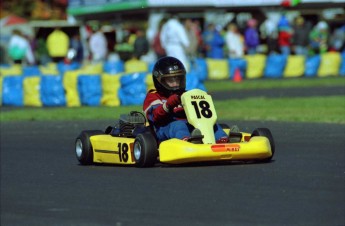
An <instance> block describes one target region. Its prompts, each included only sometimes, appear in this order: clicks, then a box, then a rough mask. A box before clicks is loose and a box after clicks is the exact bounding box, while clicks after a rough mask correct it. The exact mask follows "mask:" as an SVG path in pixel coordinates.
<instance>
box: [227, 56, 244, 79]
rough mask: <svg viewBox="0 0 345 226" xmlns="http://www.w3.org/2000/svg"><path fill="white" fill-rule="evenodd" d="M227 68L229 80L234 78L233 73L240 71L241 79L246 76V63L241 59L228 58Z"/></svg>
mask: <svg viewBox="0 0 345 226" xmlns="http://www.w3.org/2000/svg"><path fill="white" fill-rule="evenodd" d="M229 68H230V79H233V78H234V75H235V71H236V70H237V69H239V70H240V72H241V76H242V78H244V75H245V74H246V70H247V61H246V60H245V59H242V58H230V59H229Z"/></svg>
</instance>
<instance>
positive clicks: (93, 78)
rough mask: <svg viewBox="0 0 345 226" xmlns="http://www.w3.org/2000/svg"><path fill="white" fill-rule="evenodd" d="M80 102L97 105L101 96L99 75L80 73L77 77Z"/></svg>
mask: <svg viewBox="0 0 345 226" xmlns="http://www.w3.org/2000/svg"><path fill="white" fill-rule="evenodd" d="M78 92H79V98H80V103H81V104H82V105H88V106H99V105H100V103H101V98H102V81H101V76H100V75H80V76H79V77H78Z"/></svg>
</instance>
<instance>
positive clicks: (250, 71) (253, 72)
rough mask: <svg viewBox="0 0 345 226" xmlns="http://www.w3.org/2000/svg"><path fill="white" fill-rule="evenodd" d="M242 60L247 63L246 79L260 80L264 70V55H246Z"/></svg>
mask: <svg viewBox="0 0 345 226" xmlns="http://www.w3.org/2000/svg"><path fill="white" fill-rule="evenodd" d="M244 58H245V60H246V61H247V72H246V78H248V79H254V78H261V77H262V76H263V74H264V70H265V65H266V55H264V54H255V55H246V56H245V57H244Z"/></svg>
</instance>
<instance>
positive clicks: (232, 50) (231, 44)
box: [225, 23, 244, 58]
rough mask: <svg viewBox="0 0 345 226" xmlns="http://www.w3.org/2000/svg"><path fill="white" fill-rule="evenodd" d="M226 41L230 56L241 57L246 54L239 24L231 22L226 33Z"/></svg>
mask: <svg viewBox="0 0 345 226" xmlns="http://www.w3.org/2000/svg"><path fill="white" fill-rule="evenodd" d="M225 43H226V46H227V48H228V51H229V52H228V56H229V57H230V58H240V57H243V54H244V43H243V37H242V35H241V34H240V33H239V31H238V28H237V25H236V24H234V23H230V24H229V25H228V26H227V32H226V34H225Z"/></svg>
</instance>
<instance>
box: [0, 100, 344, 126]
mask: <svg viewBox="0 0 345 226" xmlns="http://www.w3.org/2000/svg"><path fill="white" fill-rule="evenodd" d="M214 104H215V108H216V110H217V115H218V119H219V120H268V121H291V122H322V123H324V122H326V123H341V124H345V101H344V96H327V97H323V96H322V97H303V98H264V97H260V98H248V99H242V100H225V101H215V102H214ZM133 110H136V111H140V112H141V111H142V108H141V106H121V107H77V108H68V107H62V108H17V109H11V110H8V111H2V112H1V114H0V119H1V122H5V121H38V120H39V121H50V120H53V121H56V120H102V119H113V120H116V119H118V118H119V116H120V115H121V114H128V113H129V112H130V111H133Z"/></svg>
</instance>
